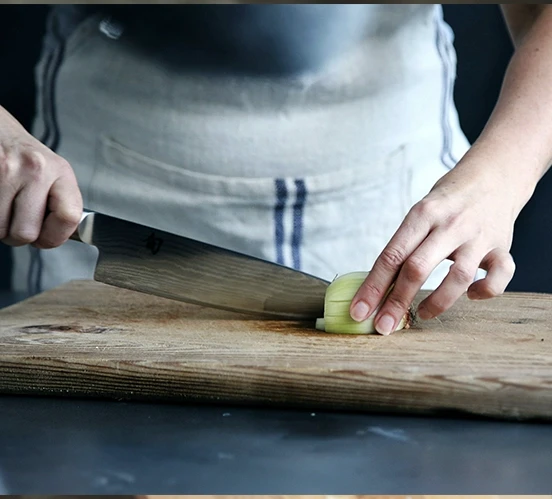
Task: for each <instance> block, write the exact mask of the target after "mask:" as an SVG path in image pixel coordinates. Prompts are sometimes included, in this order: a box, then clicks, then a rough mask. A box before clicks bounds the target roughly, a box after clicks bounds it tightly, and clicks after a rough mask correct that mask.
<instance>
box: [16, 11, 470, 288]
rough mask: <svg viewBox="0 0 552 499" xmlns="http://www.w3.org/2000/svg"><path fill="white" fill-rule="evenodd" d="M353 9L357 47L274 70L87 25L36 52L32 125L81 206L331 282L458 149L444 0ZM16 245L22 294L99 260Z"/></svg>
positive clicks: (85, 273)
mask: <svg viewBox="0 0 552 499" xmlns="http://www.w3.org/2000/svg"><path fill="white" fill-rule="evenodd" d="M315 7H316V6H315ZM317 7H318V8H320V7H321V6H317ZM360 7H362V8H363V9H365V10H364V11H363V15H364V18H363V21H362V22H363V25H362V30H360V31H359V36H358V38H357V39H355V41H354V43H351V44H349V45H347V44H343V46H341V47H340V48H339V51H338V53H337V54H335V55H334V56H332V57H330V58H329V59H328V60H327V61H325V62H324V64H322V65H321V66H320V67H317V68H316V69H307V70H304V71H301V72H298V73H294V74H286V75H280V76H278V75H276V76H274V75H265V76H263V75H249V74H246V73H243V74H240V73H235V72H231V71H228V72H225V71H221V72H209V71H199V70H197V69H186V68H185V67H176V66H174V65H172V64H169V63H164V62H162V61H160V60H159V59H156V58H155V57H153V56H151V54H145V53H143V52H141V51H140V50H138V49H137V48H136V46H135V45H133V44H131V43H129V42H128V41H127V40H126V39H125V36H124V32H123V35H122V36H119V35H120V32H119V31H118V30H117V29H113V27H112V26H111V27H110V25H109V23H106V21H105V19H102V18H100V17H98V16H92V17H89V18H87V19H86V20H84V21H83V22H81V23H80V24H79V26H78V28H77V29H76V30H74V31H73V32H72V33H71V35H70V36H69V37H68V38H67V39H65V40H64V39H63V37H62V36H59V37H58V38H59V39H58V41H57V45H56V43H55V40H54V41H50V42H49V46H50V49H51V50H49V51H45V52H44V55H43V57H42V59H41V61H40V63H39V65H38V67H37V75H38V86H39V93H40V97H39V106H38V113H37V118H36V123H35V128H34V134H35V135H36V136H37V137H38V138H41V139H42V140H43V141H44V142H45V143H46V145H48V146H49V147H52V148H53V149H55V150H57V152H58V154H60V155H61V156H63V157H64V158H66V159H67V160H68V161H69V162H70V163H71V165H72V167H73V169H74V170H75V173H76V175H77V178H78V182H79V186H80V189H81V191H82V194H83V197H84V203H85V207H86V208H87V209H90V210H93V211H99V212H102V213H106V214H109V215H112V216H115V217H119V218H123V219H126V220H130V221H133V222H137V223H140V224H144V225H148V226H152V227H155V228H157V229H160V230H166V231H169V232H172V233H176V234H179V235H183V236H187V237H191V238H194V239H198V240H201V241H205V242H208V243H211V244H215V245H218V246H221V247H224V248H229V249H232V250H235V251H239V252H242V253H246V254H249V255H252V256H256V257H259V258H263V259H266V260H269V261H274V262H277V263H280V264H282V265H286V266H289V267H293V268H296V269H300V270H302V271H304V272H307V273H310V274H313V275H316V276H319V277H322V278H325V279H328V280H331V279H333V278H334V277H335V276H336V275H337V274H343V273H346V272H351V271H359V270H369V269H370V268H371V267H372V265H373V263H374V261H375V259H376V258H377V256H378V255H379V253H380V252H381V251H382V249H383V248H384V246H385V245H386V244H387V242H388V241H389V239H390V238H391V236H392V235H393V233H394V232H395V231H396V230H397V228H398V227H399V225H400V223H401V222H402V220H403V218H404V216H405V215H406V214H407V212H408V210H409V209H410V208H411V207H412V205H413V204H414V203H416V202H417V201H418V200H420V199H421V198H422V197H423V196H424V195H426V194H427V192H428V191H429V190H430V188H431V187H432V186H433V185H434V183H435V182H436V181H437V180H438V179H439V178H440V177H441V176H442V175H443V174H445V173H446V172H447V171H449V170H450V169H451V168H452V167H454V165H455V164H456V162H457V160H458V159H459V158H460V157H461V156H462V155H463V154H464V153H465V151H466V150H467V149H468V147H469V144H468V142H467V140H466V138H465V136H464V135H463V133H462V131H461V129H460V126H459V123H458V117H457V113H456V110H455V107H454V103H453V84H454V79H455V68H456V60H455V52H454V49H453V45H452V31H451V29H450V28H449V27H448V25H446V24H445V23H444V21H443V18H442V11H441V7H440V6H438V5H363V6H360ZM355 8H356V7H355ZM52 61H53V62H52ZM56 61H57V62H56ZM14 253H15V255H14V258H15V269H14V274H13V285H14V288H15V289H16V290H21V291H27V292H30V293H36V292H38V291H41V290H44V289H48V288H51V287H54V286H57V285H59V284H61V283H64V282H67V281H69V280H72V279H83V278H86V279H90V278H92V276H93V271H94V265H95V262H96V259H97V250H96V249H95V248H90V247H87V246H85V245H83V244H81V243H76V242H73V241H69V242H68V243H67V244H65V245H63V246H62V247H60V248H56V249H52V250H36V249H33V248H30V247H23V248H16V249H15V251H14ZM449 264H450V262H444V263H443V264H442V265H440V266H439V267H438V268H437V269H436V271H435V272H434V273H433V274H432V275H431V277H430V278H429V279H428V281H427V282H426V284H425V285H424V288H426V289H434V288H435V287H436V286H437V285H438V284H439V283H440V282H441V281H442V279H443V278H444V276H445V275H446V272H447V270H448V266H449Z"/></svg>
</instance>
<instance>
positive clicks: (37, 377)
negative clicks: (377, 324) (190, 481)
mask: <svg viewBox="0 0 552 499" xmlns="http://www.w3.org/2000/svg"><path fill="white" fill-rule="evenodd" d="M424 296H425V293H421V294H420V296H419V297H418V299H421V298H423V297H424ZM313 326H314V325H313V324H312V323H307V322H294V321H273V320H259V319H257V318H252V317H249V316H244V315H240V314H234V313H231V312H225V311H220V310H213V309H209V308H204V307H198V306H194V305H187V304H183V303H178V302H175V301H170V300H166V299H162V298H156V297H152V296H148V295H145V294H140V293H137V292H133V291H127V290H121V289H118V288H114V287H111V286H107V285H104V284H99V283H96V282H91V281H76V282H72V283H69V284H67V285H64V286H61V287H60V288H57V289H54V290H50V291H47V292H45V293H43V294H41V295H38V296H35V297H33V298H31V299H29V300H27V301H24V302H22V303H19V304H17V305H14V306H12V307H10V308H7V309H4V310H2V311H0V392H2V393H16V394H44V395H67V396H81V397H82V396H89V397H109V398H114V399H127V400H128V399H140V400H144V399H146V400H163V401H177V402H186V401H207V402H218V403H225V404H227V403H239V404H255V405H274V406H284V407H304V408H308V409H309V410H313V411H314V410H316V409H322V408H329V409H346V410H362V411H397V412H408V413H425V414H436V415H438V414H453V415H455V414H474V415H483V416H491V417H499V418H513V419H524V418H538V419H541V418H544V419H548V420H551V419H552V296H549V295H539V294H520V293H509V294H506V295H504V296H502V297H500V298H496V299H493V300H489V301H482V302H470V301H469V300H467V299H466V298H465V297H463V298H461V299H460V300H459V302H457V304H456V305H455V306H454V308H453V309H452V310H450V311H449V312H447V313H445V314H444V315H442V316H441V317H440V318H438V319H434V320H431V321H428V322H423V323H419V324H416V325H414V327H412V328H411V329H409V330H404V331H399V332H396V333H394V334H392V335H391V336H388V337H384V336H379V335H366V336H350V335H333V334H327V333H321V332H318V331H316V330H315V329H314V328H313Z"/></svg>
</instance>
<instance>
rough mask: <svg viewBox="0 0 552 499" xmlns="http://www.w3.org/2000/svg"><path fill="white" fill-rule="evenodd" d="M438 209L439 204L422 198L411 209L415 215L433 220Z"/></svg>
mask: <svg viewBox="0 0 552 499" xmlns="http://www.w3.org/2000/svg"><path fill="white" fill-rule="evenodd" d="M438 208H439V203H437V202H436V201H434V200H433V199H430V198H424V199H422V200H421V201H418V202H417V203H416V204H415V205H414V207H413V208H412V209H413V211H414V212H415V213H416V214H417V215H419V216H421V217H423V218H433V217H434V215H435V212H436V211H437V210H438Z"/></svg>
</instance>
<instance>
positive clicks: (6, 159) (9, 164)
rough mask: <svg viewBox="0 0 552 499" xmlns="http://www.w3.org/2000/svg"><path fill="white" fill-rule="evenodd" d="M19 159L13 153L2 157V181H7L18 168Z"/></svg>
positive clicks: (0, 163) (0, 161)
mask: <svg viewBox="0 0 552 499" xmlns="http://www.w3.org/2000/svg"><path fill="white" fill-rule="evenodd" d="M17 165H18V161H17V159H16V158H15V157H13V156H11V155H4V156H2V157H0V181H2V182H5V181H6V180H7V179H8V178H10V177H11V176H12V175H13V172H14V171H15V170H16V169H17Z"/></svg>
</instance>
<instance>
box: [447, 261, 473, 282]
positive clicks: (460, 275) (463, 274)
mask: <svg viewBox="0 0 552 499" xmlns="http://www.w3.org/2000/svg"><path fill="white" fill-rule="evenodd" d="M450 276H451V277H452V278H453V279H454V280H455V281H456V282H458V283H460V284H468V283H470V282H472V281H473V277H474V273H473V272H472V271H471V270H470V269H469V268H468V267H467V266H465V265H461V264H457V263H455V264H454V265H452V267H451V268H450Z"/></svg>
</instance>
